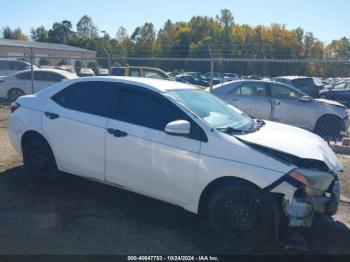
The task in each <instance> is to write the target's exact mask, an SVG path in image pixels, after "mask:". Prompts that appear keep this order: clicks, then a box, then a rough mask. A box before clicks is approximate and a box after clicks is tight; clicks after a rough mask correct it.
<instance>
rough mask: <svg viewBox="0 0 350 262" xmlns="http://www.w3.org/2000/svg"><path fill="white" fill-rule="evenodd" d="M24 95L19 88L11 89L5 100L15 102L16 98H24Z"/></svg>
mask: <svg viewBox="0 0 350 262" xmlns="http://www.w3.org/2000/svg"><path fill="white" fill-rule="evenodd" d="M24 95H25V93H24V92H23V90H21V89H19V88H11V89H10V90H9V91H8V92H7V98H8V99H9V100H10V101H15V100H16V99H17V98H19V97H20V96H24Z"/></svg>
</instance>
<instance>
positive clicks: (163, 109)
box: [117, 90, 184, 131]
mask: <svg viewBox="0 0 350 262" xmlns="http://www.w3.org/2000/svg"><path fill="white" fill-rule="evenodd" d="M117 111H118V114H117V118H118V120H120V121H124V122H128V123H132V124H135V125H139V126H144V127H148V128H152V129H157V130H161V131H164V128H165V126H166V125H167V124H168V123H169V122H172V121H175V120H179V119H184V117H183V116H181V115H180V113H179V111H178V110H176V109H175V108H174V107H172V106H170V105H169V104H168V103H165V102H164V101H162V100H161V99H160V98H158V97H156V96H153V95H148V94H143V93H139V92H134V91H129V90H121V91H120V92H119V100H118V110H117Z"/></svg>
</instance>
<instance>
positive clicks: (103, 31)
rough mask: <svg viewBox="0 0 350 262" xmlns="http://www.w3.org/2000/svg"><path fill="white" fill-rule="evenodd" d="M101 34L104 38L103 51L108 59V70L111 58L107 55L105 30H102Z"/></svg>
mask: <svg viewBox="0 0 350 262" xmlns="http://www.w3.org/2000/svg"><path fill="white" fill-rule="evenodd" d="M101 33H103V34H104V36H103V38H104V44H105V46H104V48H103V49H104V51H105V53H106V55H107V57H108V70H109V69H110V68H111V56H110V55H109V53H108V51H107V32H106V31H105V30H102V31H101Z"/></svg>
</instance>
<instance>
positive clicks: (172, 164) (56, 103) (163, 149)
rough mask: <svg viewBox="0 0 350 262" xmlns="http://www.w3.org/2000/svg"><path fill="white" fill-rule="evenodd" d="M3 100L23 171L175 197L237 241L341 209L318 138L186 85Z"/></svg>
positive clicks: (145, 83) (67, 88)
mask: <svg viewBox="0 0 350 262" xmlns="http://www.w3.org/2000/svg"><path fill="white" fill-rule="evenodd" d="M11 109H12V110H11V111H12V114H11V117H10V119H9V136H10V139H11V142H12V144H13V146H14V147H15V149H16V150H17V151H19V152H21V153H22V154H23V160H24V165H25V169H26V172H27V173H28V175H30V176H32V177H33V178H36V179H41V180H53V179H55V178H58V177H59V176H60V171H63V172H67V173H71V174H74V175H78V176H82V177H86V178H89V179H93V180H96V181H99V182H102V183H107V184H110V185H114V186H117V187H120V188H123V189H126V190H130V191H134V192H137V193H140V194H143V195H147V196H150V197H153V198H156V199H160V200H162V201H166V202H169V203H172V204H175V205H178V206H181V207H183V208H184V209H186V210H188V211H190V212H193V213H197V214H199V215H201V216H203V217H204V218H206V219H207V221H208V224H209V225H210V227H211V229H212V230H213V231H214V232H215V233H217V234H218V235H219V236H221V237H223V238H224V239H227V240H230V241H231V242H232V243H234V245H235V246H236V247H239V248H242V249H245V250H247V249H255V248H257V247H259V246H261V245H262V244H264V243H266V242H268V241H272V240H273V239H274V238H275V237H276V235H277V234H278V228H280V223H281V221H287V222H286V223H287V224H288V225H289V226H291V227H299V226H303V227H308V226H310V225H311V224H312V222H313V217H314V215H315V214H317V213H320V214H326V215H333V214H335V212H336V211H337V208H338V202H339V182H338V177H337V174H338V173H339V172H341V171H342V166H341V164H340V163H339V162H338V160H337V158H336V156H335V155H334V153H333V152H332V151H331V150H330V148H329V147H328V146H327V144H326V143H325V142H324V141H323V140H322V139H321V138H320V137H318V136H316V135H314V134H312V133H310V132H308V131H305V130H302V129H299V128H296V127H291V126H288V125H284V124H279V123H274V122H270V121H262V120H259V119H252V118H250V117H248V116H247V115H245V114H244V113H242V112H241V111H239V110H238V109H236V108H234V107H232V106H229V105H227V104H225V103H224V102H222V101H221V100H219V99H218V98H216V97H214V96H213V95H211V94H209V93H207V92H205V91H201V90H199V89H196V88H195V87H192V86H190V85H186V84H182V83H177V82H173V81H164V80H156V79H146V78H144V79H143V78H128V77H91V78H84V79H75V80H69V81H64V82H61V83H58V84H55V85H53V86H51V87H49V88H47V89H45V90H42V91H40V92H39V93H37V94H34V95H28V96H23V97H20V98H19V99H18V100H17V101H16V102H14V103H13V104H12V108H11ZM284 223H285V222H284Z"/></svg>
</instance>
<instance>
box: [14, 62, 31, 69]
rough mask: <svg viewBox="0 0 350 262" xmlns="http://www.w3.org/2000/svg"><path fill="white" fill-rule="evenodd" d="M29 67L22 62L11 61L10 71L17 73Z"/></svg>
mask: <svg viewBox="0 0 350 262" xmlns="http://www.w3.org/2000/svg"><path fill="white" fill-rule="evenodd" d="M28 67H29V65H28V64H26V63H24V62H20V61H10V69H11V70H15V71H20V70H24V69H27V68H28Z"/></svg>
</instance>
